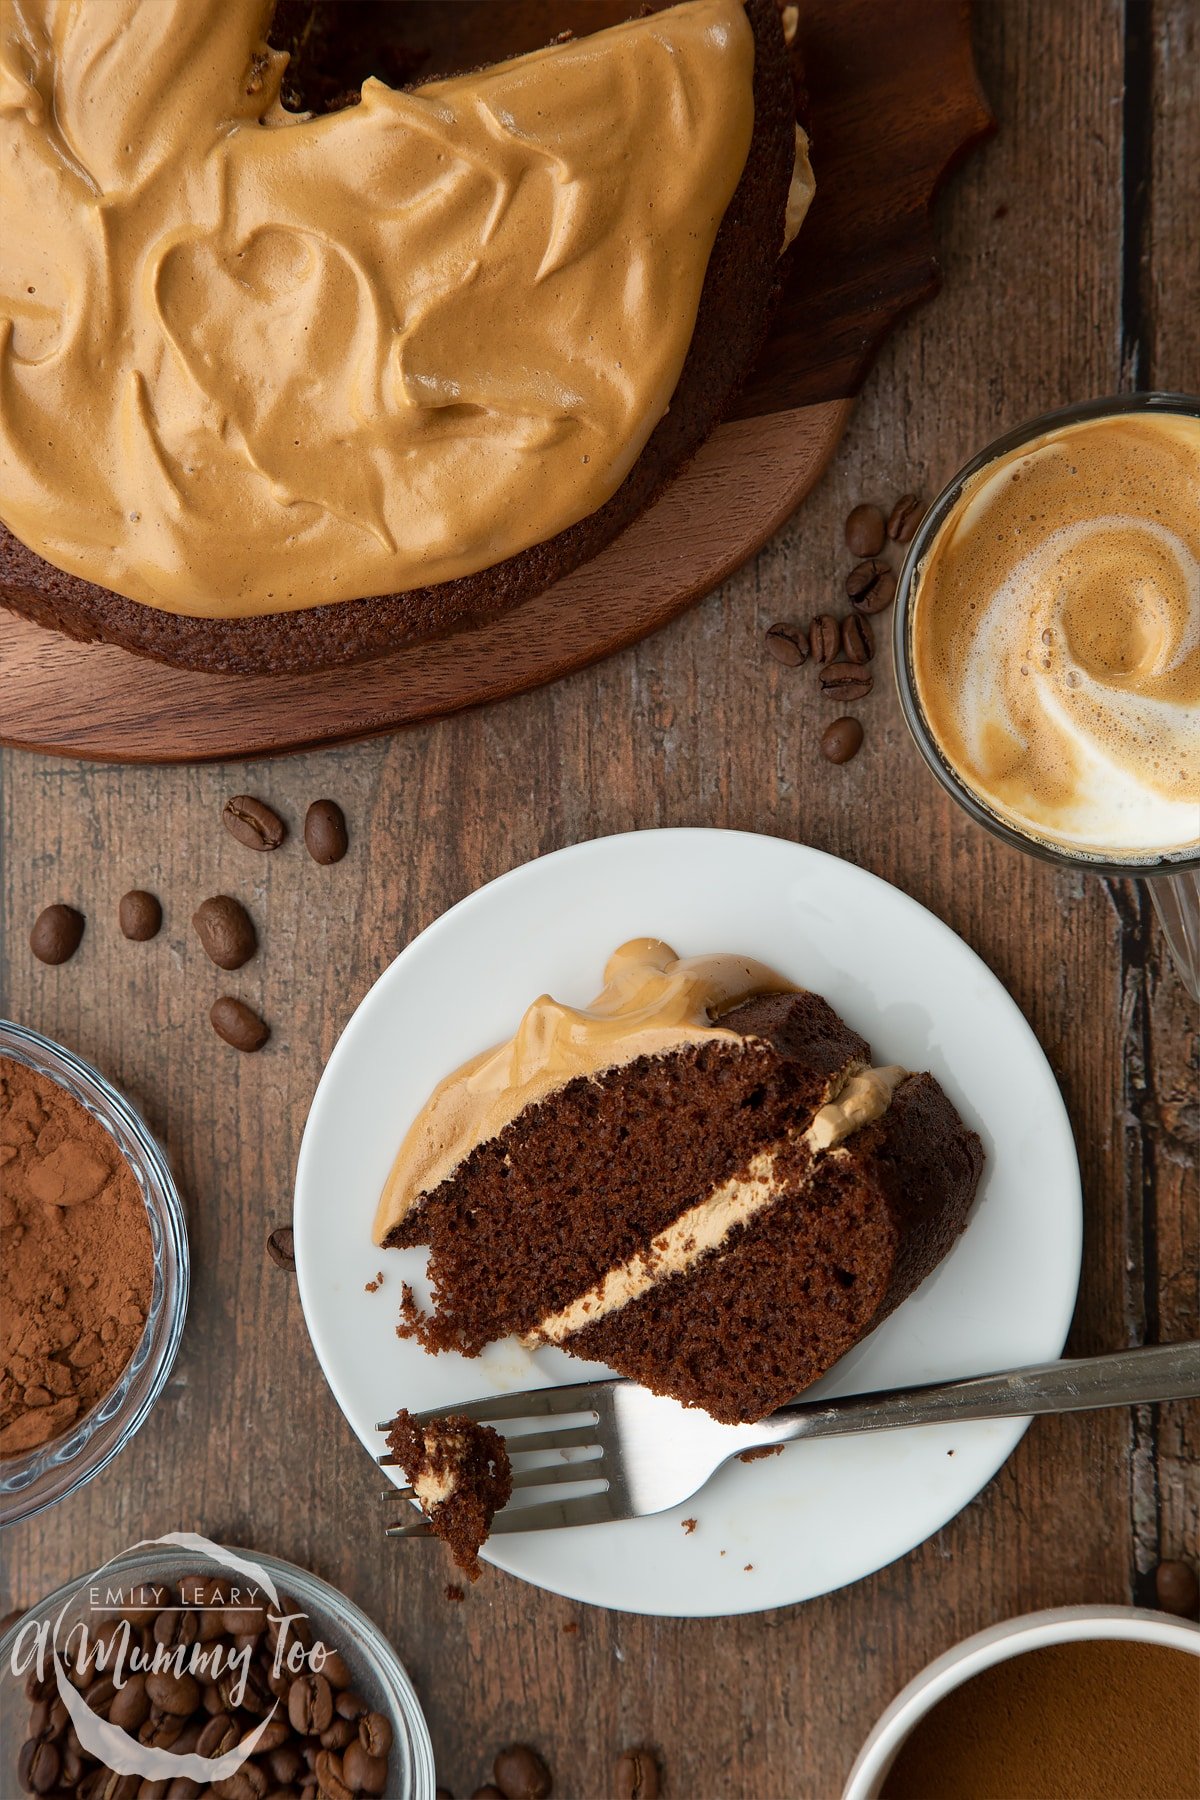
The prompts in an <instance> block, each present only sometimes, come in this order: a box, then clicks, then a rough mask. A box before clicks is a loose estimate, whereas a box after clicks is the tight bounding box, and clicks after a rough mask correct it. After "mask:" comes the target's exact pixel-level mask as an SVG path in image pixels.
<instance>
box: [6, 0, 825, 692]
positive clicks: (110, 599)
mask: <svg viewBox="0 0 1200 1800" xmlns="http://www.w3.org/2000/svg"><path fill="white" fill-rule="evenodd" d="M501 4H503V6H504V8H505V10H506V12H509V13H511V15H512V22H513V29H514V31H515V32H516V33H517V36H516V37H515V39H514V49H516V48H520V49H528V48H530V47H532V46H533V45H535V44H537V43H538V42H542V43H545V42H547V41H549V40H550V39H551V38H552V37H553V36H554V35H555V34H556V33H557V32H558V31H559V30H560V29H561V27H562V25H563V23H564V22H565V23H568V24H569V23H570V18H571V9H570V8H569V7H564V6H563V5H561V4H552V3H551V0H545V3H544V4H542V5H533V4H529V3H527V0H489V8H485V9H481V8H479V7H478V6H475V5H472V6H469V7H468V6H462V7H461V8H460V7H458V6H455V7H452V8H441V9H433V8H430V7H429V5H428V0H426V4H425V5H424V6H421V7H418V8H416V9H413V8H412V7H410V6H403V5H393V4H389V5H387V6H378V7H369V8H358V7H354V8H348V7H340V8H337V9H317V13H316V15H315V17H316V20H317V24H313V23H312V21H311V20H310V19H309V18H308V16H307V15H308V10H309V9H306V8H303V7H296V6H292V7H290V8H289V9H288V11H287V14H286V18H284V17H283V16H281V17H280V18H279V19H277V25H280V24H285V25H286V29H284V30H283V31H282V32H281V31H279V30H276V32H275V33H274V35H273V41H275V42H277V43H280V44H287V45H289V47H290V48H292V49H293V51H297V50H299V63H298V69H297V80H298V84H299V92H298V94H297V96H296V97H297V98H299V99H300V100H301V101H303V102H305V103H307V104H315V105H316V106H317V107H318V108H323V107H327V106H330V105H331V104H332V103H334V102H335V101H336V102H345V101H346V99H347V98H348V96H347V93H346V88H347V86H348V85H349V82H348V80H347V78H346V77H345V76H342V75H341V74H340V72H339V71H338V70H337V69H331V68H330V67H329V59H330V58H332V57H333V55H334V54H335V52H336V51H337V49H338V46H339V44H340V43H341V42H342V36H343V33H344V31H345V29H346V27H345V20H346V18H347V17H350V16H352V15H354V14H367V15H372V16H373V17H372V25H371V30H372V43H373V44H377V43H378V42H379V40H380V36H381V27H380V23H379V21H380V19H381V18H382V17H384V16H386V15H389V14H391V13H393V12H394V13H395V17H396V20H397V22H398V23H397V39H396V41H395V42H394V44H393V47H392V50H391V53H390V58H389V59H387V60H388V66H387V67H383V68H381V69H380V72H381V74H383V75H384V77H385V78H387V77H388V76H390V77H391V78H392V79H393V80H397V79H404V78H406V77H407V75H408V72H409V71H410V70H411V69H412V68H414V67H416V66H420V65H421V64H422V62H423V61H424V60H425V59H424V57H423V56H422V53H421V51H420V49H419V47H418V48H417V49H416V50H414V51H413V52H408V51H407V49H406V47H405V44H404V42H403V37H402V34H403V32H404V31H405V29H408V30H410V31H411V30H412V28H413V20H414V18H419V15H421V14H426V15H427V14H428V13H429V12H431V11H434V10H437V11H441V12H445V13H447V14H448V15H449V16H451V17H454V16H455V15H459V16H460V17H461V18H462V19H463V20H464V21H467V22H468V23H470V22H471V21H473V20H474V19H475V18H476V17H485V16H486V15H487V14H488V12H489V11H490V12H491V14H492V18H493V23H492V25H491V27H490V31H491V36H492V37H493V38H494V36H495V31H496V27H495V23H494V18H495V15H496V14H497V13H499V11H500V7H501ZM638 10H639V9H638V8H637V7H636V6H615V5H614V6H611V7H610V6H605V7H603V8H593V17H595V18H596V22H597V23H603V24H608V23H612V22H615V20H617V19H619V18H621V17H628V16H631V15H633V14H635V13H636V12H637V11H638ZM746 12H747V16H748V17H749V20H750V23H751V25H752V27H753V31H754V38H755V67H754V135H753V140H752V142H751V146H750V153H749V157H748V159H747V162H746V167H745V169H744V171H743V174H742V178H741V181H740V183H739V185H738V187H737V190H736V192H735V193H734V196H733V199H732V200H731V201H730V204H729V207H728V209H727V211H726V213H725V217H724V219H723V220H722V222H721V226H720V229H719V231H718V233H717V238H716V242H715V244H714V247H713V252H712V256H711V258H710V261H709V266H708V272H707V276H706V278H705V283H704V289H703V293H702V295H701V300H700V309H699V314H698V316H697V320H696V328H695V332H694V334H693V338H692V344H691V348H690V350H689V353H688V356H687V360H686V362H685V364H684V368H683V372H682V374H681V376H680V378H679V383H678V386H677V387H676V390H675V393H674V395H673V397H672V400H671V405H670V410H669V411H668V412H667V414H666V416H665V418H663V420H662V421H661V422H660V424H659V425H658V426H657V428H656V429H655V431H654V432H653V434H652V435H651V437H650V439H649V442H648V443H647V445H646V447H645V449H644V450H643V451H642V453H641V455H640V456H639V457H638V459H637V461H636V462H635V463H634V465H633V468H632V469H631V471H630V473H629V475H628V476H627V477H626V479H625V481H624V482H623V483H622V485H621V487H620V488H619V489H618V490H617V492H616V493H615V494H614V495H613V497H612V499H611V500H609V501H608V502H607V504H606V505H604V506H603V507H601V508H600V509H599V510H598V511H597V512H595V513H592V514H591V515H590V516H589V517H588V518H585V519H582V520H580V521H579V522H578V523H577V524H575V525H572V526H570V527H568V529H567V530H565V531H562V532H559V533H558V535H557V536H556V537H554V538H551V539H549V540H548V541H547V542H546V543H543V544H537V545H534V546H532V547H531V548H530V549H528V550H524V551H522V552H521V553H520V554H519V555H517V556H513V557H509V558H508V559H507V560H505V561H504V562H501V563H498V564H496V565H495V566H494V567H492V568H489V569H484V570H481V571H479V572H478V573H477V574H474V575H468V576H464V577H462V578H461V579H459V580H456V581H449V582H441V583H438V584H437V585H435V586H432V587H425V588H418V589H414V590H413V591H411V592H409V593H405V594H388V595H382V596H377V597H374V598H368V599H358V600H349V601H344V602H341V603H338V604H336V605H330V606H316V607H312V608H310V609H309V610H307V611H300V612H294V613H288V614H283V615H280V614H270V615H267V616H265V617H261V618H250V619H230V620H209V619H197V618H188V617H185V616H182V615H178V614H174V613H168V612H162V611H159V610H158V609H156V608H154V607H149V606H143V605H141V604H140V603H138V602H137V601H134V600H128V599H126V598H124V597H123V596H122V595H119V594H114V593H110V592H109V591H108V589H106V588H103V587H99V586H97V585H95V584H94V583H91V582H87V581H83V580H81V579H79V578H78V577H76V576H73V575H68V574H65V573H64V572H63V571H62V570H60V569H56V568H55V567H53V566H52V565H51V564H50V563H47V562H46V561H44V560H43V559H42V558H41V557H40V556H38V555H36V554H35V553H34V552H33V551H32V550H30V549H28V548H27V547H26V545H24V544H23V543H21V542H20V540H19V539H17V538H15V537H14V536H13V535H12V533H11V532H9V531H8V530H7V529H6V528H5V527H4V526H3V525H0V604H3V605H4V606H7V607H9V608H11V610H13V611H14V612H18V613H23V614H24V615H25V616H26V617H28V618H30V619H33V620H34V621H36V622H37V623H38V624H40V625H43V626H46V627H47V628H48V629H50V630H54V631H59V632H62V633H64V634H65V635H66V636H68V637H72V638H76V639H79V640H82V641H85V642H86V641H93V640H100V641H103V642H105V643H109V644H116V645H120V646H122V647H123V648H125V649H127V650H133V651H136V652H137V653H138V654H140V655H143V656H150V657H154V658H156V659H158V660H159V661H162V662H167V663H173V664H176V665H178V666H180V667H183V668H190V669H199V670H211V671H215V672H228V673H237V674H274V673H283V672H286V671H302V670H309V669H317V668H322V667H330V666H333V665H337V664H345V663H353V662H358V661H362V660H364V659H366V658H369V657H372V656H378V655H381V654H383V653H385V652H387V651H389V650H394V649H396V648H398V647H400V646H403V645H405V644H409V643H416V642H419V641H422V640H425V639H429V638H434V637H439V636H443V635H445V634H447V633H449V632H451V631H455V630H458V629H461V628H462V627H463V626H466V625H469V624H473V623H478V622H481V621H484V620H487V619H492V618H495V617H498V616H499V615H500V614H502V613H504V612H507V611H508V610H510V609H511V608H512V607H515V606H517V605H519V604H520V603H521V602H522V601H524V600H527V599H530V598H531V597H532V596H533V595H535V594H539V593H542V592H543V591H544V590H545V589H546V588H548V587H550V586H552V585H553V583H554V582H556V581H558V580H559V579H560V578H561V577H563V576H564V575H567V574H569V573H570V571H571V570H572V569H574V568H577V567H578V566H579V565H580V564H581V563H584V562H586V561H588V560H589V559H590V558H591V557H593V556H595V555H597V554H598V552H599V551H600V550H602V549H603V548H604V547H605V546H606V545H607V544H609V543H611V542H612V540H613V539H614V538H615V537H616V536H617V535H618V534H619V533H620V532H621V531H623V530H624V529H625V528H626V527H627V526H628V525H630V524H631V523H632V522H633V520H634V519H636V518H637V517H638V516H639V514H641V513H642V512H644V511H645V509H646V508H647V507H648V506H649V505H650V503H651V502H652V501H653V500H654V499H655V498H656V497H657V495H658V494H659V493H660V491H661V490H662V488H663V487H664V486H665V485H666V483H667V482H668V480H669V479H670V478H671V477H672V475H674V474H675V473H676V472H677V471H678V470H679V468H680V467H682V465H683V464H684V463H686V462H687V461H688V460H689V459H690V458H691V457H692V456H693V455H694V454H695V452H696V451H697V450H698V449H699V447H700V445H701V444H702V443H703V442H704V440H705V438H706V437H708V435H709V434H710V432H711V431H712V430H713V429H714V427H715V426H716V425H717V424H718V423H719V422H720V420H721V419H722V417H723V416H724V414H725V413H726V411H727V410H728V407H729V405H730V402H731V401H732V399H733V397H734V396H735V394H736V393H737V391H738V389H739V388H740V387H741V385H742V383H743V381H744V380H745V378H746V375H747V374H748V373H749V370H750V368H751V366H752V365H753V363H754V361H755V358H756V357H757V355H758V353H759V351H760V350H761V348H762V345H763V343H764V341H765V338H766V333H767V328H768V326H769V323H770V320H771V317H772V314H773V312H774V308H775V304H776V301H777V299H778V295H779V286H780V278H781V266H780V259H779V256H778V250H779V246H780V245H781V243H782V241H783V221H784V208H785V205H786V200H787V193H788V186H789V183H790V180H791V173H792V166H793V156H794V147H795V146H794V125H795V116H796V115H795V99H794V94H793V86H792V71H791V66H790V63H789V57H788V53H787V51H786V47H785V45H784V41H783V31H782V26H781V24H780V18H779V12H778V9H777V6H776V0H746ZM601 14H602V15H603V16H599V15H601ZM331 19H332V20H335V21H336V23H335V24H330V23H329V21H330V20H331ZM487 29H488V28H487V27H484V30H485V31H486V30H487ZM463 41H464V48H465V47H467V46H468V45H469V43H470V41H471V40H470V38H469V37H468V35H467V33H466V32H464V40H463ZM306 43H307V45H308V48H307V50H306V49H305V48H304V45H305V44H306ZM496 48H497V49H498V48H499V46H496ZM356 49H357V56H358V63H359V64H362V61H363V47H362V45H361V43H360V44H359V45H358V46H357V47H356V46H355V45H354V43H353V41H352V40H351V41H350V42H349V43H347V45H346V51H345V53H346V54H347V55H348V56H350V57H351V58H352V59H353V56H354V54H355V51H356ZM317 54H319V56H320V57H321V58H322V60H323V61H325V64H326V67H325V71H324V72H322V70H321V69H320V68H311V67H310V68H309V69H308V72H307V75H306V58H307V59H308V61H309V62H310V63H311V61H312V58H313V57H314V55H317ZM371 61H374V62H376V64H378V62H379V52H378V51H376V53H375V55H374V56H373V57H371V58H369V59H368V61H367V63H366V65H364V66H357V65H356V66H355V72H354V75H353V76H351V77H350V80H351V81H356V82H361V80H362V78H363V76H364V75H366V74H368V73H370V72H371V67H370V62H371ZM442 72H443V71H442V70H441V69H438V68H436V67H428V68H426V67H422V69H421V73H422V75H423V76H425V75H428V76H432V75H434V74H438V73H442ZM350 97H352V96H350Z"/></svg>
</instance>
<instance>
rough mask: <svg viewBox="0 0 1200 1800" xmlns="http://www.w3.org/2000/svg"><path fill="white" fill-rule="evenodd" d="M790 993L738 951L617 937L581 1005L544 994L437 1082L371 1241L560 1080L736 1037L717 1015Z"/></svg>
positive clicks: (390, 1182)
mask: <svg viewBox="0 0 1200 1800" xmlns="http://www.w3.org/2000/svg"><path fill="white" fill-rule="evenodd" d="M794 991H795V989H794V985H793V984H792V983H791V982H788V981H785V980H784V979H783V977H782V976H781V975H778V974H776V972H775V971H774V969H769V968H768V967H767V966H766V964H765V963H760V962H754V961H752V960H750V959H748V958H746V957H741V956H693V957H687V958H679V957H677V956H676V955H675V952H674V951H673V950H672V949H671V948H670V946H669V945H667V944H664V943H661V942H660V941H659V940H658V939H657V938H633V939H632V940H631V941H630V942H629V943H627V944H622V946H621V947H620V949H619V950H616V951H614V952H613V955H612V956H611V957H610V958H609V961H608V965H607V967H606V969H605V971H604V988H603V990H602V992H601V993H600V994H598V995H597V997H596V999H595V1000H593V1001H592V1004H591V1005H590V1006H582V1007H576V1006H566V1005H564V1003H563V1002H562V1001H561V1000H553V999H551V997H550V995H549V994H543V995H542V997H541V998H540V999H538V1000H535V1001H534V1002H533V1005H532V1006H531V1007H529V1009H528V1010H527V1012H526V1013H525V1016H524V1018H523V1019H522V1020H521V1023H520V1025H519V1027H518V1028H517V1031H516V1034H515V1036H513V1037H511V1038H509V1039H508V1041H507V1042H506V1043H503V1044H498V1045H497V1046H496V1047H495V1048H494V1049H492V1050H485V1051H484V1052H483V1054H482V1055H480V1056H476V1057H473V1058H472V1059H471V1061H470V1062H466V1063H464V1064H463V1065H462V1067H461V1068H460V1069H456V1070H455V1071H454V1073H453V1074H452V1075H449V1076H447V1077H446V1079H445V1080H444V1081H442V1082H440V1083H439V1084H438V1086H437V1087H436V1088H435V1089H434V1091H433V1093H432V1094H431V1095H430V1097H429V1099H428V1100H427V1101H426V1103H425V1105H424V1106H423V1107H422V1109H421V1111H420V1113H418V1115H417V1117H416V1118H415V1119H414V1121H413V1123H412V1125H411V1126H410V1127H409V1130H408V1134H407V1136H406V1137H405V1139H404V1142H403V1143H402V1144H401V1146H400V1150H399V1152H398V1154H397V1157H396V1160H395V1162H394V1164H393V1165H392V1170H391V1173H390V1175H389V1176H388V1178H387V1182H386V1184H385V1186H384V1189H383V1193H382V1194H381V1196H380V1200H379V1207H378V1210H377V1211H376V1214H375V1229H374V1238H375V1242H376V1243H377V1244H382V1243H384V1242H385V1240H386V1239H387V1236H388V1233H389V1232H390V1231H392V1230H394V1228H395V1227H396V1226H397V1225H399V1224H400V1222H401V1221H402V1220H403V1219H405V1218H406V1217H407V1216H408V1214H409V1213H410V1212H411V1211H412V1209H413V1207H414V1206H415V1205H416V1204H417V1202H418V1200H419V1199H420V1198H421V1196H422V1194H427V1193H429V1192H431V1190H432V1189H433V1188H435V1187H437V1185H438V1183H439V1182H441V1181H444V1180H445V1179H446V1177H447V1176H448V1175H450V1174H452V1173H453V1171H454V1170H455V1169H456V1168H457V1167H458V1165H459V1163H461V1162H462V1161H463V1160H464V1159H465V1158H466V1157H467V1156H469V1155H470V1153H471V1151H472V1150H473V1149H475V1147H476V1145H478V1144H482V1143H486V1142H487V1140H488V1139H489V1138H493V1137H495V1136H497V1134H498V1133H499V1132H501V1131H503V1130H504V1128H505V1126H506V1125H510V1124H511V1123H512V1121H513V1120H514V1119H515V1118H516V1117H517V1115H518V1114H519V1113H521V1112H523V1111H524V1110H525V1108H526V1107H527V1106H533V1105H536V1104H537V1103H538V1102H539V1101H541V1100H544V1099H546V1097H547V1096H548V1095H549V1094H552V1093H554V1092H555V1091H556V1090H557V1089H558V1088H561V1087H565V1086H566V1084H567V1082H568V1081H574V1080H575V1079H576V1078H577V1077H579V1076H585V1077H590V1076H596V1075H600V1074H602V1073H603V1072H604V1071H605V1070H606V1069H614V1068H619V1067H621V1066H622V1065H623V1064H625V1063H631V1062H636V1060H637V1058H638V1057H639V1056H665V1055H666V1054H667V1053H668V1052H670V1051H672V1050H678V1049H682V1048H683V1046H684V1045H687V1044H703V1043H707V1042H708V1041H709V1040H710V1039H713V1038H724V1039H727V1040H729V1041H730V1042H738V1041H740V1040H739V1037H738V1034H737V1033H736V1032H733V1031H729V1030H727V1029H725V1028H723V1027H722V1026H721V1024H720V1022H719V1021H720V1019H721V1016H722V1015H723V1014H724V1013H727V1012H729V1011H730V1010H731V1009H732V1008H733V1007H735V1006H737V1005H739V1004H740V1002H741V1001H743V1000H749V999H750V998H751V997H752V996H753V995H755V994H786V993H792V992H794Z"/></svg>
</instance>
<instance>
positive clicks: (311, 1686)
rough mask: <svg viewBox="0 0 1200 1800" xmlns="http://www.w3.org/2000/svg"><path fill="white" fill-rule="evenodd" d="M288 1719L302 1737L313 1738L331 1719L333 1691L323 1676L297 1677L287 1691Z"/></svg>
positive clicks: (306, 1675)
mask: <svg viewBox="0 0 1200 1800" xmlns="http://www.w3.org/2000/svg"><path fill="white" fill-rule="evenodd" d="M287 1708H288V1718H289V1719H290V1720H291V1721H292V1729H293V1730H294V1731H298V1732H299V1733H300V1734H301V1736H302V1737H315V1736H317V1734H318V1733H320V1732H322V1731H324V1729H325V1727H326V1726H327V1725H328V1724H329V1722H330V1720H331V1719H332V1718H333V1689H332V1688H331V1687H330V1685H329V1683H328V1682H327V1681H326V1679H325V1677H324V1676H323V1675H314V1674H312V1673H311V1671H310V1672H309V1673H308V1674H305V1675H297V1677H296V1679H295V1681H293V1683H292V1685H291V1687H290V1688H289V1689H288V1701H287Z"/></svg>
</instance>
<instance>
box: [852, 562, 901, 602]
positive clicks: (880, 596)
mask: <svg viewBox="0 0 1200 1800" xmlns="http://www.w3.org/2000/svg"><path fill="white" fill-rule="evenodd" d="M846 593H847V595H848V596H849V599H850V604H851V605H852V606H853V608H854V610H855V612H860V613H877V612H883V610H884V609H885V607H888V606H890V605H891V604H892V601H893V600H894V599H895V598H896V577H895V576H894V575H893V573H892V571H891V570H890V569H889V568H888V566H887V564H886V563H885V562H880V561H879V559H878V557H873V558H872V559H871V561H870V562H861V563H859V564H857V566H856V567H855V568H853V569H851V571H850V573H849V574H848V575H847V577H846Z"/></svg>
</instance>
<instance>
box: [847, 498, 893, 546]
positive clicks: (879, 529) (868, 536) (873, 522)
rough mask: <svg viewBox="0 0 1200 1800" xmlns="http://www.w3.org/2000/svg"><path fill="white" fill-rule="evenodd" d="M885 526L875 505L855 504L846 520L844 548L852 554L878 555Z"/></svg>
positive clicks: (881, 515)
mask: <svg viewBox="0 0 1200 1800" xmlns="http://www.w3.org/2000/svg"><path fill="white" fill-rule="evenodd" d="M884 533H885V526H884V521H883V514H882V512H880V510H879V508H878V507H877V506H867V505H863V506H856V507H855V508H854V511H853V512H852V513H851V514H850V517H849V518H848V519H847V520H846V548H847V549H848V550H849V551H850V552H851V554H852V555H854V556H878V555H879V552H880V551H881V550H882V549H883V540H884Z"/></svg>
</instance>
